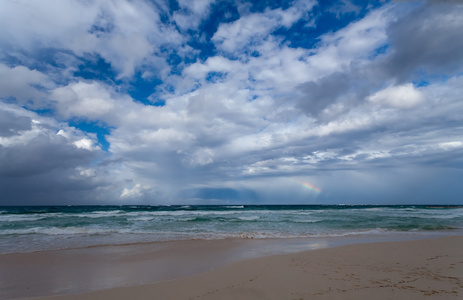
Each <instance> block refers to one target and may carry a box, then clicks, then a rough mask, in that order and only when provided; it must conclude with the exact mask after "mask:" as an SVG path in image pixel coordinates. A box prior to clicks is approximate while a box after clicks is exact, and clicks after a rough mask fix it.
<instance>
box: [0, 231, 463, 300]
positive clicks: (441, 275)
mask: <svg viewBox="0 0 463 300" xmlns="http://www.w3.org/2000/svg"><path fill="white" fill-rule="evenodd" d="M337 240H339V239H337ZM320 241H321V240H320ZM320 241H318V242H320ZM365 241H366V240H365ZM365 241H363V242H361V243H354V244H347V245H339V246H335V247H330V245H335V244H333V242H332V241H331V242H330V241H328V242H327V243H328V244H322V245H318V246H317V243H315V242H313V241H312V242H313V243H309V244H308V247H309V246H310V247H312V248H311V250H307V251H302V252H297V251H296V252H291V253H285V254H274V255H262V256H259V255H255V254H256V253H255V252H259V251H260V250H262V249H266V248H265V247H264V246H265V244H266V243H270V244H269V245H270V248H271V247H273V246H275V245H281V242H282V240H278V241H276V242H274V243H277V244H274V245H272V241H269V240H261V241H257V243H255V242H256V241H252V240H248V241H246V240H238V239H235V240H222V241H219V240H214V241H181V242H170V244H169V242H167V243H151V244H135V245H125V246H120V245H119V246H103V247H89V248H85V249H68V250H58V251H43V252H32V253H18V254H5V255H0V265H2V270H3V271H2V274H3V275H2V277H3V278H2V282H3V283H4V284H5V282H10V283H11V282H12V281H14V279H13V278H12V277H14V276H16V279H15V280H17V282H16V283H17V286H16V287H11V286H10V291H9V292H10V294H9V296H8V297H6V298H7V299H8V298H12V299H13V298H27V297H32V296H34V295H33V292H32V293H29V294H28V293H27V292H24V291H27V290H29V291H30V290H31V289H34V288H35V289H39V287H38V286H37V282H36V283H34V281H33V278H35V280H36V281H38V282H40V285H41V286H42V287H43V286H44V285H46V284H45V283H46V282H47V280H51V279H52V278H53V276H55V275H56V274H60V272H61V273H62V275H63V276H62V277H61V278H62V281H63V282H61V283H59V284H61V285H68V290H67V292H60V291H59V290H53V291H52V290H49V291H45V290H41V291H40V292H36V295H35V296H37V295H39V294H41V296H45V295H52V296H48V297H42V298H40V299H421V298H426V299H461V297H462V295H463V236H450V237H444V238H428V239H417V240H408V241H392V242H371V243H369V242H365ZM330 243H331V244H330ZM327 245H328V248H325V247H326V246H327ZM124 247H126V248H124ZM317 247H319V248H320V249H317ZM174 249H175V251H173V250H174ZM253 251H254V252H253ZM246 255H247V256H246ZM34 263H35V264H36V268H35V269H34V267H31V265H33V264H34ZM92 265H93V268H92V267H89V266H92ZM45 266H48V267H47V268H45ZM40 267H43V268H44V270H42V272H41V273H40V272H39V274H34V272H38V270H40ZM28 268H29V272H28ZM60 268H62V269H61V270H60ZM73 268H74V270H73V274H74V275H73V278H72V280H68V282H65V281H66V280H65V277H66V276H68V275H69V274H68V273H69V272H70V270H72V269H73ZM12 269H15V270H16V272H17V274H16V275H15V274H13V273H9V275H8V278H9V279H8V280H6V281H5V280H4V279H5V278H6V272H7V271H11V270H12ZM149 270H151V272H152V273H156V272H159V274H161V275H160V277H159V278H158V280H156V279H153V278H151V280H154V281H152V282H153V283H150V282H133V281H132V282H124V280H123V279H124V278H143V277H145V278H146V276H147V274H146V272H150V271H149ZM168 270H170V274H169V271H168ZM21 272H28V273H27V276H28V277H27V276H26V277H27V278H28V282H25V281H23V282H20V280H21V274H20V273H21ZM47 272H48V274H47ZM118 273H119V275H120V278H121V281H120V282H114V283H113V284H114V287H113V288H104V289H101V290H96V291H95V290H94V291H91V289H98V287H97V285H98V282H104V281H105V278H106V277H117V274H118ZM66 274H67V275H66ZM22 276H23V277H22V280H24V278H25V277H24V276H25V275H24V273H23V275H22ZM169 276H170V277H169ZM85 282H87V283H88V284H87V285H86V286H87V288H88V289H89V290H87V291H84V292H82V291H78V292H77V293H76V291H74V292H72V289H69V285H73V284H74V285H78V284H79V283H80V284H82V283H85ZM50 286H52V285H50ZM83 286H85V284H84V285H83ZM102 286H103V285H102ZM118 286H119V287H118ZM15 289H16V290H15ZM3 290H4V291H5V289H4V288H3ZM64 290H65V288H64V287H63V289H62V291H64ZM69 291H71V292H69ZM15 293H16V295H15ZM53 294H58V295H53ZM4 296H5V295H4ZM3 298H5V297H3Z"/></svg>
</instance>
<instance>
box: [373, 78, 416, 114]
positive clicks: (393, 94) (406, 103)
mask: <svg viewBox="0 0 463 300" xmlns="http://www.w3.org/2000/svg"><path fill="white" fill-rule="evenodd" d="M368 100H369V101H371V102H374V103H379V104H386V105H389V106H392V107H397V108H410V107H414V106H416V105H418V104H419V103H420V102H421V101H423V95H422V94H421V93H420V91H419V90H417V89H416V88H415V87H414V86H413V84H411V83H407V84H404V85H400V86H390V87H387V88H385V89H383V90H381V91H379V92H377V93H375V94H374V95H371V96H370V97H369V98H368Z"/></svg>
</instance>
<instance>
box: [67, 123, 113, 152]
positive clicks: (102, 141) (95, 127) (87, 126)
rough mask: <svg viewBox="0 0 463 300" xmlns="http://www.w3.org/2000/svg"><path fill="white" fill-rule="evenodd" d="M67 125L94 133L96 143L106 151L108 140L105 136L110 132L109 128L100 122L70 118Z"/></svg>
mask: <svg viewBox="0 0 463 300" xmlns="http://www.w3.org/2000/svg"><path fill="white" fill-rule="evenodd" d="M69 126H72V127H75V128H77V129H79V130H81V131H83V132H87V133H94V134H96V136H97V139H98V144H99V146H100V147H101V149H102V150H103V151H106V152H107V151H108V149H109V142H108V141H107V140H106V136H107V135H109V134H110V133H111V128H110V127H108V126H106V125H104V124H103V123H101V122H88V121H82V120H71V121H69Z"/></svg>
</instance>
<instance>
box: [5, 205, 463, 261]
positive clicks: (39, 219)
mask: <svg viewBox="0 0 463 300" xmlns="http://www.w3.org/2000/svg"><path fill="white" fill-rule="evenodd" d="M436 232H438V233H442V234H461V232H463V206H416V205H414V206H374V205H361V206H350V205H305V206H301V205H276V206H275V205H244V206H38V207H0V253H12V252H29V251H39V250H49V249H63V248H75V247H88V246H93V245H104V244H125V243H138V242H153V241H168V240H184V239H225V238H258V239H259V238H260V239H262V238H311V237H337V236H355V235H368V234H371V235H372V234H375V235H376V234H380V235H386V234H432V233H436Z"/></svg>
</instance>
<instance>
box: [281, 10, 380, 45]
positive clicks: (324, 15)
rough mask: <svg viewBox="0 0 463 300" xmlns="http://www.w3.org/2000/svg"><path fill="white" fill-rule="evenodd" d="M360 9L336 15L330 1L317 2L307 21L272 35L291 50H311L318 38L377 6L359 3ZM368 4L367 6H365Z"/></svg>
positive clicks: (360, 16)
mask: <svg viewBox="0 0 463 300" xmlns="http://www.w3.org/2000/svg"><path fill="white" fill-rule="evenodd" d="M361 2H362V3H359V5H362V8H361V9H360V10H359V11H358V12H351V13H343V14H336V13H335V12H334V11H332V10H331V8H332V5H333V2H332V1H318V4H317V5H315V6H314V7H313V9H312V11H311V12H310V14H309V17H308V18H307V19H300V20H299V21H297V22H296V23H295V24H293V26H291V27H290V28H285V27H280V28H278V29H277V30H275V31H274V32H273V33H272V34H273V35H277V36H280V37H282V38H283V39H284V40H283V43H285V44H287V45H288V46H289V47H292V48H305V49H312V48H314V47H316V46H317V44H318V43H319V42H320V40H321V39H320V37H321V36H322V35H324V34H327V33H330V32H336V31H338V30H340V29H342V28H344V27H346V26H347V25H348V24H350V23H352V22H354V21H356V20H360V19H361V18H363V17H364V16H365V15H366V14H367V13H368V11H370V10H371V9H372V8H374V6H378V5H379V4H370V2H371V1H368V2H365V1H361ZM367 3H368V5H367Z"/></svg>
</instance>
